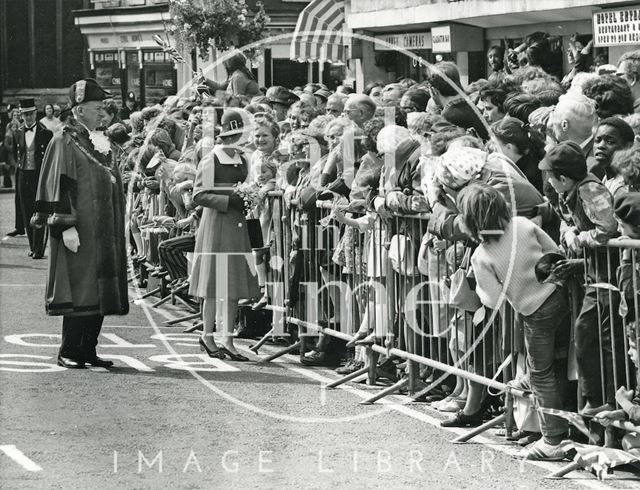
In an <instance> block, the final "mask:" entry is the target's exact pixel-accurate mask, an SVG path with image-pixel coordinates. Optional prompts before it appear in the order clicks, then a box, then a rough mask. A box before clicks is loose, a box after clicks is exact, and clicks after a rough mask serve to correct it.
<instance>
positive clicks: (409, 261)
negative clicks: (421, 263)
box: [389, 234, 418, 276]
mask: <svg viewBox="0 0 640 490" xmlns="http://www.w3.org/2000/svg"><path fill="white" fill-rule="evenodd" d="M389 259H390V260H391V267H393V270H394V271H396V272H397V273H399V274H402V275H403V276H413V275H416V274H417V272H418V270H417V267H416V249H415V246H414V245H413V241H412V240H411V237H409V236H408V235H402V234H398V235H393V237H391V243H390V245H389Z"/></svg>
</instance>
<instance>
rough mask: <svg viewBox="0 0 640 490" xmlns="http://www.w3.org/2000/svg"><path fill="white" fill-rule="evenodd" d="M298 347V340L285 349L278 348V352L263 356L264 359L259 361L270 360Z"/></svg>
mask: <svg viewBox="0 0 640 490" xmlns="http://www.w3.org/2000/svg"><path fill="white" fill-rule="evenodd" d="M298 347H300V341H299V340H298V341H297V342H296V343H294V344H291V345H290V346H289V347H287V348H286V349H282V350H279V351H278V352H276V353H274V354H271V355H270V356H267V357H265V358H264V359H260V361H261V362H271V361H273V360H274V359H278V358H279V357H282V356H284V355H285V354H288V353H289V352H293V351H294V350H296V349H297V348H298Z"/></svg>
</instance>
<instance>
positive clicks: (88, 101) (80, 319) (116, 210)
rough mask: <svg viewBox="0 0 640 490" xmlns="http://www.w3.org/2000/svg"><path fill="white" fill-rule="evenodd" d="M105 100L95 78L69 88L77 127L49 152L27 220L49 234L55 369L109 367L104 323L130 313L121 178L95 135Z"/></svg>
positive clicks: (108, 146) (68, 127) (59, 137)
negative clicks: (99, 349) (102, 343)
mask: <svg viewBox="0 0 640 490" xmlns="http://www.w3.org/2000/svg"><path fill="white" fill-rule="evenodd" d="M109 97H111V94H109V93H108V92H106V91H105V90H104V89H103V88H102V87H100V86H99V85H98V83H97V82H96V81H95V80H93V79H85V80H80V81H78V82H76V83H74V84H73V85H72V86H71V88H70V89H69V98H70V99H71V105H72V111H73V115H74V118H75V122H74V124H72V125H66V126H65V127H64V130H63V131H60V132H58V133H56V135H55V136H54V137H53V139H52V140H51V143H50V145H49V148H48V149H47V152H46V154H45V156H44V161H43V162H42V171H41V173H40V181H39V184H38V194H37V202H36V211H37V213H36V214H35V215H34V217H33V219H32V221H33V222H34V224H35V225H37V226H43V225H44V224H45V223H46V224H47V225H48V227H49V232H50V234H51V247H50V254H49V255H50V256H49V278H48V283H47V292H46V309H47V313H48V314H49V315H59V316H62V317H63V320H62V345H61V346H60V351H59V353H58V364H59V365H60V366H63V367H66V368H84V367H85V364H90V365H92V366H100V367H111V366H112V365H113V363H112V362H111V361H108V360H104V359H101V358H99V357H98V356H97V354H96V346H97V344H98V336H99V335H100V329H101V328H102V322H103V320H104V316H105V315H125V314H127V313H128V312H129V302H128V298H127V266H126V250H125V225H124V218H125V196H124V190H123V186H122V179H121V177H120V172H119V170H118V165H117V162H116V161H115V158H114V154H113V152H112V149H111V143H110V141H109V139H108V138H107V137H106V136H105V135H104V133H102V132H100V131H96V128H97V127H98V125H99V124H100V123H101V121H102V119H103V118H104V117H105V110H104V105H103V100H104V99H107V98H109Z"/></svg>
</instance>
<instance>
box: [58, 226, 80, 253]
mask: <svg viewBox="0 0 640 490" xmlns="http://www.w3.org/2000/svg"><path fill="white" fill-rule="evenodd" d="M62 242H63V243H64V246H65V247H67V248H68V249H69V250H71V251H72V252H73V253H76V252H77V251H78V247H79V246H80V237H79V236H78V230H76V227H75V226H74V227H72V228H69V229H67V230H64V231H63V232H62Z"/></svg>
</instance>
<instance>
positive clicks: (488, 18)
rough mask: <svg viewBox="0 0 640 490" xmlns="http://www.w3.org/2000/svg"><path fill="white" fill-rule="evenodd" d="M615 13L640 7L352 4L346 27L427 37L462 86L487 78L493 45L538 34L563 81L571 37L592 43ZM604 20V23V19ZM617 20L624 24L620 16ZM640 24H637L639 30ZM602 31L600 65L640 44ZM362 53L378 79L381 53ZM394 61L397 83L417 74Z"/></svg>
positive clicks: (567, 1)
mask: <svg viewBox="0 0 640 490" xmlns="http://www.w3.org/2000/svg"><path fill="white" fill-rule="evenodd" d="M614 8H615V9H619V10H621V11H625V12H627V11H629V10H632V11H633V10H634V9H635V10H637V9H638V3H637V1H633V0H627V1H620V0H537V1H536V2H531V1H528V0H495V1H484V0H465V1H455V2H454V1H450V0H430V1H424V0H397V1H395V2H393V7H391V6H390V4H389V3H388V2H386V1H384V0H350V2H349V8H348V13H347V21H346V22H347V25H348V27H349V29H351V30H352V32H356V33H362V34H367V35H372V36H376V37H378V36H383V35H386V33H389V32H391V33H393V32H397V31H398V30H400V29H402V30H403V31H404V30H406V31H407V32H429V33H430V34H431V42H432V47H431V53H430V54H431V60H430V61H434V60H438V59H451V60H453V61H455V62H456V64H457V65H458V67H459V68H460V71H461V79H462V81H463V83H468V82H471V81H474V80H477V79H478V78H483V77H486V76H487V74H488V73H489V67H488V66H487V60H486V52H487V51H488V49H489V48H490V47H491V46H495V45H498V46H502V47H511V48H513V47H516V46H518V45H519V44H520V43H521V42H522V41H524V40H525V39H526V38H527V37H528V36H530V35H532V34H534V33H544V34H546V35H548V37H549V39H550V41H551V48H552V49H551V56H552V57H553V58H554V59H553V65H554V72H553V74H554V75H557V76H558V77H562V76H563V75H564V74H566V73H568V72H569V71H570V69H571V67H570V66H569V63H568V60H567V56H565V54H566V51H567V48H568V46H569V41H570V38H571V36H572V35H575V34H576V33H577V34H578V35H579V37H580V38H581V39H583V40H585V39H587V40H588V39H590V38H591V37H592V36H593V34H594V21H593V16H594V15H595V14H597V13H599V12H600V13H601V12H605V11H610V10H611V9H614ZM621 15H622V14H621ZM634 15H635V14H634V13H633V12H631V13H625V14H624V16H625V17H624V18H625V19H629V22H631V20H630V19H633V16H634ZM601 20H602V21H603V22H604V20H605V18H604V17H602V18H601ZM616 21H617V23H618V24H620V22H622V17H620V18H616ZM638 24H639V22H636V23H635V26H636V27H637V25H638ZM601 29H602V30H603V33H602V37H601V39H602V42H597V41H596V51H595V53H594V58H597V59H598V60H599V61H598V62H599V63H607V62H608V63H614V64H615V63H616V62H617V60H618V58H619V56H620V54H621V53H622V52H623V51H624V50H629V49H634V48H633V46H634V45H636V46H637V45H640V42H638V41H636V40H635V39H636V36H634V35H633V32H632V31H628V32H621V30H622V29H631V26H628V27H619V26H616V25H615V24H611V23H610V25H609V26H606V25H603V26H602V27H601ZM607 30H608V31H611V32H613V31H617V33H618V34H619V36H618V38H617V40H614V41H615V42H616V43H617V44H612V42H607V41H606V36H607V35H609V36H610V35H611V34H610V33H609V34H607V33H606V32H604V31H607ZM638 35H640V33H639V34H638ZM620 39H622V41H621V40H620ZM586 42H588V41H586ZM586 42H585V43H586ZM621 42H624V43H625V44H624V46H626V48H623V46H622V44H620V43H621ZM636 49H637V48H636ZM363 50H364V51H365V54H366V56H364V57H363V60H362V65H363V69H362V71H363V73H364V79H368V80H371V79H376V78H375V77H374V78H371V77H369V76H367V75H368V74H370V73H373V74H375V73H379V71H380V70H379V69H378V68H379V67H378V66H377V65H379V64H380V63H379V62H380V55H376V54H377V52H378V51H379V49H375V50H374V49H371V51H370V52H368V53H367V52H366V49H363ZM390 58H391V55H386V58H385V59H384V61H385V64H384V66H385V70H388V73H392V74H393V75H394V76H396V78H397V77H399V76H401V75H403V74H404V73H414V74H416V75H419V73H416V72H415V71H414V72H412V71H411V70H410V69H409V70H407V68H408V67H406V66H404V67H403V66H397V67H396V71H395V72H393V71H392V70H391V68H392V63H390ZM378 78H379V77H378ZM412 78H414V77H412Z"/></svg>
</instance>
